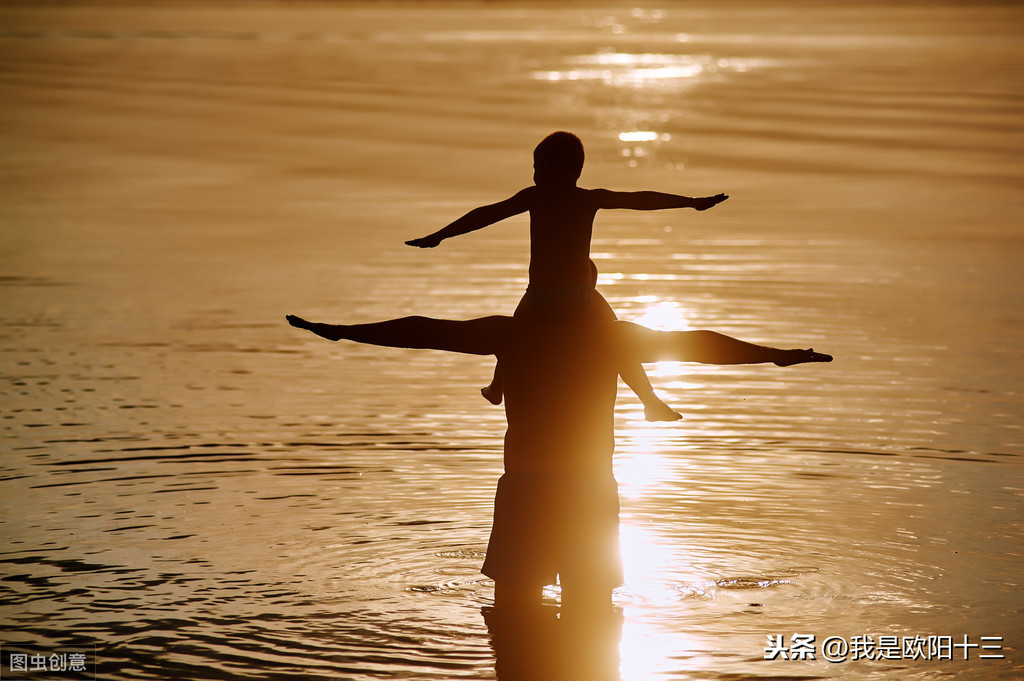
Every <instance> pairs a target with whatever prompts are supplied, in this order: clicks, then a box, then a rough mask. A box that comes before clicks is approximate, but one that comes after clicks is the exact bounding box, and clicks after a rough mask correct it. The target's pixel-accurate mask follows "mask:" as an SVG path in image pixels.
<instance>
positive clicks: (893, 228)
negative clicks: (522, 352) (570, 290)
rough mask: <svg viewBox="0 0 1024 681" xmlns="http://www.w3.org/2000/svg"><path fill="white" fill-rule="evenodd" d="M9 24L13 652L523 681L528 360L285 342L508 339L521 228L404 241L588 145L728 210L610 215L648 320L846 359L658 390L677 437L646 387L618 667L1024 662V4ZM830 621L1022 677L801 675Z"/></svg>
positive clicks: (39, 14)
mask: <svg viewBox="0 0 1024 681" xmlns="http://www.w3.org/2000/svg"><path fill="white" fill-rule="evenodd" d="M0 17H2V19H0V27H2V28H0V59H2V68H0V91H2V98H3V101H4V102H5V105H4V106H3V107H2V108H0V117H2V119H0V120H2V125H0V130H2V132H0V143H2V145H3V149H4V153H3V154H2V155H0V191H2V192H3V201H2V202H0V229H2V234H3V241H2V249H0V264H2V276H0V287H2V289H3V298H2V300H3V303H2V305H0V350H2V353H3V358H4V359H3V372H2V376H0V386H2V387H0V395H2V398H0V400H2V402H0V404H2V418H3V422H2V424H3V425H2V428H3V430H2V437H3V459H2V463H0V466H2V471H0V473H2V479H0V487H2V492H0V499H2V501H0V508H2V513H0V520H2V523H3V531H4V537H5V539H6V541H5V544H4V547H3V549H2V555H0V561H2V563H3V573H2V574H3V577H2V583H0V618H2V619H0V621H2V622H3V625H2V626H3V630H2V636H0V639H2V641H0V642H2V643H3V644H4V645H5V646H11V645H19V644H20V645H29V644H31V645H34V646H36V647H39V648H42V649H44V650H57V649H60V648H62V647H63V648H71V647H76V646H77V647H82V648H83V649H89V650H92V646H95V651H96V652H95V655H96V658H97V660H98V663H99V672H100V673H99V676H100V677H101V678H110V679H122V678H123V679H131V678H140V679H162V678H190V679H206V678H210V679H215V678H247V677H249V678H282V679H283V678H344V679H353V680H358V679H372V678H416V679H430V678H436V679H453V678H480V679H488V678H494V664H495V659H494V651H493V650H492V648H491V646H490V644H489V639H488V634H487V628H486V626H485V622H484V619H483V616H482V609H484V608H486V607H487V606H488V605H489V604H490V603H491V599H492V597H493V585H492V584H491V583H490V582H489V581H487V580H486V579H485V578H484V577H483V576H482V575H480V574H479V572H478V570H479V566H480V564H481V562H482V560H483V552H484V549H485V548H486V542H487V534H488V530H489V527H490V513H491V500H492V494H493V489H494V485H495V482H496V480H497V477H498V476H499V475H500V473H501V458H500V457H501V436H502V433H503V429H504V419H503V415H502V413H501V411H500V410H499V409H495V408H492V407H490V406H489V405H487V404H486V403H485V402H484V401H483V400H482V399H481V398H480V396H479V393H478V389H479V387H481V386H482V385H484V384H485V383H486V382H487V380H488V379H489V377H490V372H491V368H492V367H491V364H490V362H489V361H488V360H486V359H481V358H472V357H458V356H447V355H444V354H442V353H435V352H413V351H400V350H388V349H376V348H367V347H359V346H355V345H344V344H329V343H327V342H326V341H322V340H320V339H317V338H314V337H312V336H309V335H304V334H302V333H300V332H297V331H296V330H294V329H291V328H290V327H287V326H286V325H285V324H284V323H283V315H284V314H285V313H289V312H290V313H297V314H302V315H304V316H307V317H309V318H313V319H323V320H338V321H370V320H376V319H382V318H390V317H396V316H401V315H405V314H413V313H418V314H427V315H435V316H445V317H458V318H465V317H472V316H478V315H484V314H492V313H495V312H510V311H511V310H512V309H513V308H514V306H515V304H516V302H517V300H518V297H519V296H520V295H521V292H522V290H523V288H524V287H525V284H526V265H527V241H526V237H527V235H526V230H525V222H524V221H523V220H521V219H516V220H512V221H509V223H508V224H505V225H501V226H495V227H493V228H490V229H488V230H485V231H483V232H480V233H477V234H474V235H470V236H466V237H463V238H461V239H459V240H457V241H453V242H449V243H446V244H445V245H444V246H442V247H441V248H439V249H435V250H432V251H416V250H413V249H408V248H406V247H404V246H402V242H403V241H404V240H405V239H407V238H411V237H414V236H420V235H423V234H426V233H428V232H430V231H433V230H434V229H437V228H438V227H440V226H442V225H444V224H446V223H447V222H448V221H450V220H452V219H454V218H455V217H457V216H458V215H461V214H462V213H463V212H465V211H466V210H468V209H470V208H472V207H474V206H476V205H479V204H481V203H485V202H489V201H494V200H498V199H501V198H505V197H506V196H508V195H511V194H512V193H513V192H515V191H517V190H518V189H520V188H521V187H522V186H525V185H526V184H528V183H529V181H530V165H529V164H530V152H531V150H532V148H533V146H534V145H535V144H536V142H537V141H539V139H540V138H541V137H542V136H543V135H544V134H546V133H548V132H550V131H552V130H555V129H560V128H564V129H571V130H574V131H576V132H577V133H578V134H580V135H581V137H582V138H583V139H584V142H585V143H586V145H587V151H588V162H587V168H586V170H585V172H584V176H583V178H582V183H583V184H585V185H587V186H609V187H613V188H619V189H640V188H652V189H661V190H665V191H675V192H681V193H685V194H690V195H706V194H713V193H717V192H719V191H725V192H727V193H729V194H730V195H731V196H732V198H731V199H730V200H729V201H728V202H727V203H726V204H723V205H722V206H720V207H718V208H716V209H715V210H713V211H708V212H706V213H699V214H698V213H694V212H692V211H680V212H673V213H644V214H628V213H624V212H616V213H609V214H606V215H602V216H601V217H600V218H599V222H598V225H597V229H596V232H595V241H594V247H593V252H594V257H595V260H596V262H597V264H598V266H599V268H600V271H601V278H600V282H599V283H600V288H601V290H602V292H603V293H604V295H605V296H606V297H607V299H608V300H609V301H610V302H611V304H612V306H613V307H614V308H615V309H616V311H617V312H618V313H619V315H620V317H622V318H624V319H631V320H636V321H641V322H642V323H647V324H649V325H651V326H654V327H658V328H711V329H715V330H718V331H722V332H724V333H728V334H730V335H734V336H737V337H740V338H744V339H747V340H751V341H755V342H763V343H768V344H776V345H781V346H789V345H792V346H803V347H806V346H813V347H815V348H816V349H819V350H821V351H825V352H830V353H832V354H834V355H835V356H836V361H835V362H834V363H832V364H830V365H812V366H804V367H793V368H790V369H785V370H783V369H777V368H774V367H761V366H756V367H702V366H691V365H683V364H668V365H664V366H657V367H654V366H652V367H649V369H650V373H651V376H652V381H653V382H654V384H655V386H656V388H657V389H658V390H659V391H660V393H661V394H662V395H663V396H664V397H665V399H666V400H667V401H668V402H669V403H671V404H673V405H675V406H677V408H679V409H680V410H681V411H682V412H683V413H684V416H685V420H684V421H683V422H682V423H680V424H671V425H667V424H648V423H646V422H644V421H643V419H642V413H641V409H640V404H639V402H638V401H637V400H636V399H635V397H633V396H632V395H630V394H628V391H626V390H625V388H624V387H623V388H621V392H620V399H619V401H618V404H617V407H616V409H617V425H618V448H617V459H616V474H617V477H618V478H619V481H620V487H621V492H622V507H623V513H622V535H623V545H624V547H623V548H624V554H625V556H626V559H627V565H626V568H627V579H626V584H625V585H624V586H623V587H621V588H620V589H619V590H618V591H617V592H616V594H615V603H616V605H617V607H619V608H621V611H622V615H623V624H622V632H621V637H619V654H620V658H621V660H620V664H619V666H618V669H608V670H606V671H607V672H608V675H609V676H611V677H613V678H621V679H623V680H634V679H732V678H765V679H770V678H793V677H799V678H833V677H835V678H849V679H893V680H895V679H901V680H902V679H938V678H948V677H949V676H950V675H956V676H963V677H965V678H967V677H970V678H994V679H1011V678H1017V677H1019V676H1020V675H1021V674H1022V673H1024V667H1022V662H1021V660H1020V652H1019V651H1020V646H1021V643H1020V642H1021V637H1022V635H1024V629H1022V627H1021V622H1022V621H1024V617H1022V615H1024V600H1022V597H1021V593H1022V591H1024V590H1022V588H1021V574H1022V568H1024V550H1022V544H1021V536H1022V534H1021V532H1022V529H1024V527H1022V522H1021V517H1022V511H1024V503H1022V495H1024V474H1022V470H1024V469H1022V467H1021V458H1020V457H1021V454H1022V453H1024V447H1022V444H1024V440H1022V438H1021V432H1020V424H1021V422H1022V419H1024V400H1022V397H1021V386H1022V373H1021V363H1020V357H1019V349H1020V347H1021V346H1022V343H1024V320H1022V317H1021V311H1020V305H1019V302H1018V301H1019V300H1020V299H1021V296H1022V295H1024V277H1022V276H1021V274H1020V266H1019V265H1020V262H1021V260H1022V256H1024V248H1022V239H1021V237H1022V234H1021V230H1020V218H1021V204H1020V177H1021V176H1022V173H1021V171H1022V168H1021V162H1020V159H1021V142H1022V137H1021V127H1020V121H1021V113H1022V107H1024V102H1022V98H1021V93H1020V88H1019V77H1018V75H1017V74H1018V65H1019V63H1020V60H1021V58H1022V55H1021V47H1020V41H1019V35H1017V32H1016V31H1015V28H1014V27H1015V26H1020V25H1021V21H1022V19H1024V17H1022V16H1021V11H1020V10H1019V9H1017V8H1015V7H1012V6H1004V7H1000V6H995V7H984V8H976V7H956V6H953V5H940V6H938V7H934V6H929V7H927V8H925V7H924V6H918V5H907V6H897V7H890V6H888V5H887V4H881V3H879V4H877V5H868V6H865V5H864V4H863V3H857V4H856V6H854V5H853V4H851V5H849V6H848V7H846V8H843V7H830V8H828V9H825V8H820V7H817V6H815V7H814V9H813V11H810V10H809V9H808V7H807V6H805V5H802V4H799V3H797V4H787V3H773V4H771V5H766V4H764V3H757V4H754V3H727V4H726V5H720V4H718V3H715V4H714V5H712V4H710V3H709V4H707V5H675V4H668V5H665V6H664V7H663V8H661V9H629V8H621V7H617V6H610V5H600V4H592V5H591V4H572V5H565V6H557V7H556V6H549V5H544V7H543V8H541V7H540V6H538V5H534V4H525V5H517V4H504V3H494V4H488V5H477V4H468V3H467V4H458V3H446V4H443V5H432V4H425V3H417V4H396V5H391V4H385V5H373V4H358V3H345V4H341V5H327V4H300V5H293V4H287V5H276V4H262V3H253V4H248V3H242V4H237V5H231V6H222V7H203V6H199V5H195V4H187V3H186V4H180V5H179V4H160V5H157V6H149V5H147V6H146V7H136V8H132V7H126V6H107V5H92V4H89V3H82V4H77V5H73V6H64V5H61V6H51V7H5V8H3V9H2V10H0ZM548 596H549V599H550V603H551V604H552V607H554V606H555V604H557V602H558V592H557V590H556V589H553V590H551V591H550V592H549V594H548ZM794 633H804V634H814V635H816V636H817V638H818V641H822V640H823V639H825V638H826V637H828V636H843V637H845V638H847V639H849V638H851V637H853V636H858V635H870V636H872V637H874V638H876V639H878V637H881V636H900V637H903V636H909V637H913V636H923V637H927V636H930V635H933V636H951V637H954V638H957V639H959V640H962V637H963V636H964V635H968V636H969V637H970V639H971V640H972V641H978V640H979V639H980V637H982V636H1002V637H1004V641H1003V649H1002V651H1001V652H1002V654H1003V655H1005V658H1006V659H1003V660H981V659H978V657H977V655H976V654H975V653H977V652H978V651H976V650H975V651H972V654H971V658H970V659H969V660H963V659H961V658H962V650H961V649H956V650H955V652H954V655H953V657H954V659H953V660H932V661H925V660H878V661H866V660H859V661H848V662H844V663H836V664H830V663H828V662H825V661H824V660H822V659H820V656H819V659H817V660H815V661H782V660H773V661H766V660H764V659H763V657H764V650H765V646H766V637H767V635H769V634H773V635H775V634H783V635H785V636H786V637H787V640H788V637H790V636H791V635H792V634H794ZM599 645H609V644H608V643H607V642H605V643H601V644H599ZM610 645H614V643H612V644H610ZM2 663H3V664H7V660H6V659H5V660H2Z"/></svg>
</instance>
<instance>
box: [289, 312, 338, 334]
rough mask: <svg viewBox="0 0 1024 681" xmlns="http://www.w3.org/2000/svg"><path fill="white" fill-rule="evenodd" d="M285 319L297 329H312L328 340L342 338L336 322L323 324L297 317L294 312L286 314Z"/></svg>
mask: <svg viewBox="0 0 1024 681" xmlns="http://www.w3.org/2000/svg"><path fill="white" fill-rule="evenodd" d="M284 318H285V319H287V320H288V323H289V324H291V325H292V326H294V327H295V328H297V329H305V330H306V331H312V332H313V333H315V334H316V335H318V336H321V337H322V338H326V339H327V340H332V341H336V340H339V339H340V338H341V331H340V328H341V327H338V326H336V325H334V324H321V323H319V322H310V321H306V320H305V319H303V318H302V317H296V316H295V315H293V314H289V315H285V317H284Z"/></svg>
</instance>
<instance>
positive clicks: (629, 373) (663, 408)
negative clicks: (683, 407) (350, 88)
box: [619, 364, 683, 421]
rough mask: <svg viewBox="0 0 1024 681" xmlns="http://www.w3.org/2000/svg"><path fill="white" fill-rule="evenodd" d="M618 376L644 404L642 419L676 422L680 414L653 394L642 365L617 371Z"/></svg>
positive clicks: (680, 416)
mask: <svg viewBox="0 0 1024 681" xmlns="http://www.w3.org/2000/svg"><path fill="white" fill-rule="evenodd" d="M619 376H621V377H622V380H623V381H625V382H626V385H628V386H629V387H630V389H631V390H632V391H633V392H634V393H636V396H637V397H639V398H640V401H641V402H643V404H644V418H646V419H647V420H648V421H678V420H679V419H681V418H683V416H682V414H680V413H679V412H677V411H676V410H674V409H673V408H672V407H670V406H668V405H667V404H665V403H664V402H663V401H662V399H661V398H660V397H658V396H657V395H655V394H654V388H653V387H652V386H651V381H650V379H649V378H647V372H646V371H644V365H643V364H631V365H628V366H626V367H623V368H620V369H619Z"/></svg>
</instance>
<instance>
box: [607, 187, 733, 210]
mask: <svg viewBox="0 0 1024 681" xmlns="http://www.w3.org/2000/svg"><path fill="white" fill-rule="evenodd" d="M593 191H594V194H595V196H596V198H597V207H598V208H629V209H631V210H665V209H668V208H695V209H697V210H707V209H708V208H711V207H712V206H717V205H718V204H720V203H721V202H722V201H725V200H726V199H727V198H729V197H728V196H727V195H725V194H715V195H714V196H703V197H698V198H693V197H689V196H681V195H679V194H666V193H664V192H652V191H642V192H616V191H611V190H609V189H595V190H593Z"/></svg>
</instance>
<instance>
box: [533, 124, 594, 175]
mask: <svg viewBox="0 0 1024 681" xmlns="http://www.w3.org/2000/svg"><path fill="white" fill-rule="evenodd" d="M583 158H584V156H583V142H581V141H580V138H579V137H577V136H576V135H574V134H572V133H571V132H563V131H559V132H553V133H551V134H550V135H548V136H547V137H545V138H544V139H543V140H542V141H541V143H540V144H538V145H537V148H536V149H534V150H533V181H534V182H535V183H536V184H537V185H547V186H551V185H575V184H576V180H578V179H579V177H580V173H582V172H583Z"/></svg>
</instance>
